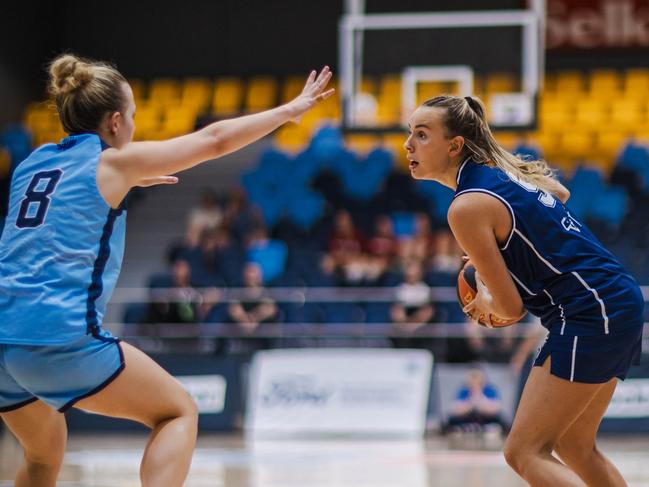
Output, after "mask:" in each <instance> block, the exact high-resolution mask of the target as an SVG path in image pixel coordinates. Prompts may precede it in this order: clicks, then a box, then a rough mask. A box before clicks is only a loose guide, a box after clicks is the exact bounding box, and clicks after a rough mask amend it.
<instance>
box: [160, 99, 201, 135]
mask: <svg viewBox="0 0 649 487" xmlns="http://www.w3.org/2000/svg"><path fill="white" fill-rule="evenodd" d="M196 115H197V112H196V109H195V108H192V107H188V106H183V105H179V106H175V107H170V108H167V110H165V113H164V117H163V123H162V126H161V132H162V133H164V137H165V138H169V137H176V136H178V135H184V134H187V133H189V132H191V131H193V130H194V125H195V124H196Z"/></svg>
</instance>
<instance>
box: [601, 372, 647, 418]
mask: <svg viewBox="0 0 649 487" xmlns="http://www.w3.org/2000/svg"><path fill="white" fill-rule="evenodd" d="M604 418H649V379H626V380H624V381H620V382H618V384H617V387H616V388H615V393H614V394H613V398H612V399H611V403H610V404H609V406H608V409H607V410H606V413H605V414H604Z"/></svg>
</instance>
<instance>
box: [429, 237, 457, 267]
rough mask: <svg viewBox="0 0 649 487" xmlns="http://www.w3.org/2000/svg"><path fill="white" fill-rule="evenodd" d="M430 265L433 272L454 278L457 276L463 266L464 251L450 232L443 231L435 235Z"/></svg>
mask: <svg viewBox="0 0 649 487" xmlns="http://www.w3.org/2000/svg"><path fill="white" fill-rule="evenodd" d="M430 265H431V270H432V271H433V272H436V273H444V274H452V275H453V276H455V275H456V274H457V272H458V270H459V268H460V266H461V265H462V249H461V248H460V246H459V245H458V243H457V241H456V240H455V237H453V234H452V233H451V232H450V230H448V229H443V230H440V231H438V232H437V233H436V234H435V239H434V251H433V255H432V257H431V261H430Z"/></svg>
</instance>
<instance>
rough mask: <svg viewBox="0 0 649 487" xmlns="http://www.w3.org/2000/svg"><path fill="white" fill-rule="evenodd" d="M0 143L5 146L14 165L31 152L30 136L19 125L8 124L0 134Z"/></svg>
mask: <svg viewBox="0 0 649 487" xmlns="http://www.w3.org/2000/svg"><path fill="white" fill-rule="evenodd" d="M0 145H1V146H4V147H6V148H7V150H8V151H9V154H11V164H12V166H13V167H16V166H17V165H18V164H19V163H21V162H22V161H23V160H24V159H25V158H26V157H27V156H28V155H29V154H30V153H31V151H32V138H31V135H30V134H29V132H28V131H27V130H25V129H24V128H23V127H22V126H21V125H10V126H8V127H7V128H6V129H5V130H4V131H3V132H2V133H1V134H0Z"/></svg>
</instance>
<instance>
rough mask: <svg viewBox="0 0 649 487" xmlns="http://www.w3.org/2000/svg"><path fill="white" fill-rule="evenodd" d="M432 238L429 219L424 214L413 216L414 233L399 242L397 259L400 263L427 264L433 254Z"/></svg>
mask: <svg viewBox="0 0 649 487" xmlns="http://www.w3.org/2000/svg"><path fill="white" fill-rule="evenodd" d="M433 244H434V236H433V231H432V229H431V224H430V218H429V217H428V215H427V214H426V213H417V214H415V233H414V234H413V235H412V236H411V237H408V238H404V239H402V240H401V241H400V242H399V257H400V259H401V261H402V262H410V261H411V260H417V261H419V262H428V260H429V259H430V256H431V254H432V252H433Z"/></svg>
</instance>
